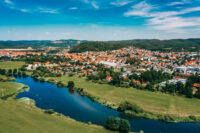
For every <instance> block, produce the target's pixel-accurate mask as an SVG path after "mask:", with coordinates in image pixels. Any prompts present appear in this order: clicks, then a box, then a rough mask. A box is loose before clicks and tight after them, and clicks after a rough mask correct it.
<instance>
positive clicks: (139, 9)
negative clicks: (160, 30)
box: [124, 1, 153, 17]
mask: <svg viewBox="0 0 200 133" xmlns="http://www.w3.org/2000/svg"><path fill="white" fill-rule="evenodd" d="M152 8H153V7H152V6H151V5H150V4H148V3H146V2H145V1H142V2H140V3H138V4H136V5H134V6H132V9H131V10H129V11H128V12H126V13H125V14H124V15H125V16H141V17H149V16H148V13H149V11H150V10H151V9H152Z"/></svg>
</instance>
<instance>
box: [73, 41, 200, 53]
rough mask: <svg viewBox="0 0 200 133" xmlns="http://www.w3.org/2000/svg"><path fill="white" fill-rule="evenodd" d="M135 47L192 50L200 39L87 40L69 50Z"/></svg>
mask: <svg viewBox="0 0 200 133" xmlns="http://www.w3.org/2000/svg"><path fill="white" fill-rule="evenodd" d="M129 46H132V47H137V48H141V49H148V50H152V51H157V50H158V51H162V52H178V51H186V52H193V51H199V50H200V39H172V40H157V39H149V40H147V39H141V40H139V39H138V40H124V41H106V42H103V41H87V42H82V43H81V44H79V45H77V46H75V47H73V48H72V49H71V51H70V52H72V53H80V52H85V51H106V50H115V49H120V48H124V47H129Z"/></svg>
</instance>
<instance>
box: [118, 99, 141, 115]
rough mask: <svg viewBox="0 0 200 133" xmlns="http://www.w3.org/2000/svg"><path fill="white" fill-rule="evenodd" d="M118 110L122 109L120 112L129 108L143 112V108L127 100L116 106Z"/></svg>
mask: <svg viewBox="0 0 200 133" xmlns="http://www.w3.org/2000/svg"><path fill="white" fill-rule="evenodd" d="M118 110H119V111H122V112H124V111H126V110H131V111H134V112H136V113H143V112H144V110H143V109H141V108H140V107H139V106H138V105H136V104H131V103H129V102H127V101H125V102H123V103H121V104H120V105H119V107H118Z"/></svg>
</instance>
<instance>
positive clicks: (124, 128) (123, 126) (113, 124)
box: [106, 116, 131, 133]
mask: <svg viewBox="0 0 200 133" xmlns="http://www.w3.org/2000/svg"><path fill="white" fill-rule="evenodd" d="M106 128H107V129H110V130H113V131H120V132H125V133H127V132H129V131H130V130H131V127H130V123H129V121H128V120H125V119H121V118H114V117H112V116H110V117H108V119H107V121H106Z"/></svg>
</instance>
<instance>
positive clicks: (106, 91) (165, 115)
mask: <svg viewBox="0 0 200 133" xmlns="http://www.w3.org/2000/svg"><path fill="white" fill-rule="evenodd" d="M38 79H39V80H45V81H49V82H52V83H54V84H56V83H57V82H59V81H61V82H62V83H63V84H64V85H65V86H67V83H68V81H74V83H75V87H76V88H79V90H77V91H79V93H82V94H83V95H86V96H88V97H90V98H91V99H92V100H94V101H97V102H99V103H101V104H103V105H105V106H108V107H110V108H113V109H117V108H118V107H119V105H120V103H123V102H124V101H128V102H129V103H131V104H134V105H135V104H136V105H138V106H139V107H140V108H142V109H143V110H144V112H143V113H135V112H132V111H125V113H126V114H127V115H128V116H129V117H130V116H131V117H140V118H141V117H142V118H148V119H155V120H162V121H167V122H199V121H200V119H199V118H200V112H199V110H200V100H199V99H195V98H192V99H189V98H186V97H183V96H172V95H169V94H164V93H161V92H149V91H143V90H137V89H134V88H122V87H115V86H111V85H108V84H98V83H94V82H91V81H86V80H85V78H79V77H77V76H73V77H69V76H62V77H53V78H50V77H49V78H38ZM80 88H83V90H82V89H80ZM80 90H81V92H80Z"/></svg>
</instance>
